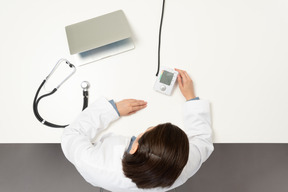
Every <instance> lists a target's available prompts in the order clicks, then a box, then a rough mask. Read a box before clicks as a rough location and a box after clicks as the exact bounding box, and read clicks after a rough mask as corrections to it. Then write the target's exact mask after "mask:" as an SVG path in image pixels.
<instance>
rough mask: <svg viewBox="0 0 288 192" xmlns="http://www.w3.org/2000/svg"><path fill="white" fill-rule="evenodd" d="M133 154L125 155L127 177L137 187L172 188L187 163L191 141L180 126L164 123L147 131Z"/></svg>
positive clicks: (126, 153) (123, 161) (124, 169)
mask: <svg viewBox="0 0 288 192" xmlns="http://www.w3.org/2000/svg"><path fill="white" fill-rule="evenodd" d="M138 143H139V147H138V149H137V151H136V152H135V153H134V154H130V153H129V151H128V152H127V151H126V152H125V153H124V156H123V159H122V167H123V171H124V174H125V176H126V177H128V178H130V179H131V180H132V181H133V182H134V183H135V184H136V185H137V187H138V188H143V189H149V188H155V187H163V188H164V187H170V186H171V185H172V184H173V183H174V182H175V180H176V179H177V178H178V177H179V175H180V174H181V172H182V170H183V168H184V166H185V165H186V163H187V161H188V155H189V141H188V138H187V135H186V134H185V132H184V131H182V130H181V129H180V128H179V127H177V126H175V125H173V124H171V123H165V124H160V125H157V126H156V127H155V128H153V129H151V130H149V131H147V132H146V133H144V134H143V135H142V137H141V138H140V139H139V141H138Z"/></svg>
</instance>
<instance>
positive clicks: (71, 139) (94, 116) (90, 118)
mask: <svg viewBox="0 0 288 192" xmlns="http://www.w3.org/2000/svg"><path fill="white" fill-rule="evenodd" d="M118 118H119V115H118V114H117V112H116V111H115V109H114V108H113V106H112V105H111V104H110V103H109V102H108V101H107V100H106V99H105V98H101V99H99V100H97V101H96V102H94V103H93V104H91V105H90V106H89V107H87V108H86V109H85V110H84V111H83V112H82V113H80V115H79V116H78V117H77V118H76V120H75V121H74V122H73V123H71V124H70V125H69V126H67V127H66V128H65V129H64V132H63V135H62V141H61V147H62V150H63V153H64V155H65V156H66V158H67V159H68V160H69V161H70V162H71V163H73V164H76V163H77V162H75V161H77V159H79V157H80V156H81V154H82V153H83V152H85V151H88V150H89V149H91V148H93V147H94V145H93V144H92V139H93V138H94V137H95V136H96V135H97V133H99V131H101V130H103V129H105V128H107V127H108V125H109V124H110V123H111V122H112V121H114V120H116V119H118Z"/></svg>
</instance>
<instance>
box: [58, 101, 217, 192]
mask: <svg viewBox="0 0 288 192" xmlns="http://www.w3.org/2000/svg"><path fill="white" fill-rule="evenodd" d="M118 118H119V116H118V114H117V112H116V111H115V109H114V108H113V106H112V105H111V104H110V103H109V102H108V101H107V100H106V99H104V98H101V99H99V100H97V101H96V102H95V103H93V104H91V105H90V106H89V107H88V108H87V109H86V110H84V111H83V112H82V113H81V114H80V115H79V117H78V118H77V119H76V120H75V121H74V122H73V123H72V124H70V125H69V126H68V127H66V128H65V129H64V133H63V137H62V142H61V146H62V150H63V152H64V155H65V156H66V158H67V159H68V160H69V161H70V162H71V163H73V164H74V165H75V167H76V169H77V170H78V171H79V173H80V174H81V175H82V176H83V177H84V179H85V180H86V181H87V182H89V183H91V184H92V185H93V186H98V187H102V188H104V189H106V190H109V191H112V192H128V191H145V192H146V191H147V192H148V191H149V192H160V191H168V190H171V189H173V188H176V187H178V186H180V185H182V184H183V183H185V182H186V181H187V180H188V179H189V178H190V177H191V176H193V175H194V174H195V173H196V172H197V170H198V169H199V168H200V166H201V164H202V163H203V162H204V161H206V159H207V158H208V157H209V156H210V154H211V153H212V151H213V149H214V148H213V143H212V138H211V135H212V130H211V126H210V125H211V122H210V107H209V102H208V101H203V100H194V101H188V102H186V103H185V104H184V127H183V130H184V131H185V132H186V134H187V136H188V138H189V142H190V149H189V159H188V163H187V165H186V166H185V167H184V169H183V171H182V173H181V175H180V176H179V177H178V179H177V180H176V181H175V183H174V184H173V185H172V186H171V187H170V188H154V189H148V190H143V189H139V188H137V186H136V184H135V183H133V182H132V181H131V179H129V178H127V177H125V175H124V174H123V171H122V162H121V159H122V157H123V154H124V151H125V150H127V148H128V145H129V143H130V137H125V136H121V135H111V134H109V135H106V136H103V137H102V138H101V139H100V140H98V141H96V143H94V144H93V143H92V142H91V141H92V139H93V138H94V137H95V136H96V135H97V133H99V131H101V130H103V129H105V128H107V127H108V125H109V124H110V123H111V122H112V121H115V120H116V119H118Z"/></svg>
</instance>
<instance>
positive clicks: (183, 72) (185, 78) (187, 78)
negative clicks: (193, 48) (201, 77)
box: [175, 69, 191, 82]
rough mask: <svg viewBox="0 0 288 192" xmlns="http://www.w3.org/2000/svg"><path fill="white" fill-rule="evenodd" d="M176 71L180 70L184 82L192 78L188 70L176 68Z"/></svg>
mask: <svg viewBox="0 0 288 192" xmlns="http://www.w3.org/2000/svg"><path fill="white" fill-rule="evenodd" d="M175 71H177V72H178V74H179V76H180V77H181V78H182V79H183V81H184V82H186V81H188V80H191V79H190V76H189V75H188V73H187V72H186V71H184V70H181V69H175Z"/></svg>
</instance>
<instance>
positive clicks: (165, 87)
mask: <svg viewBox="0 0 288 192" xmlns="http://www.w3.org/2000/svg"><path fill="white" fill-rule="evenodd" d="M177 76H178V72H177V71H175V70H174V69H171V68H168V67H161V70H160V74H159V75H158V76H157V79H156V82H155V84H154V90H155V91H158V92H160V93H164V94H166V95H171V93H172V90H173V87H174V84H175V82H176V79H177Z"/></svg>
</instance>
